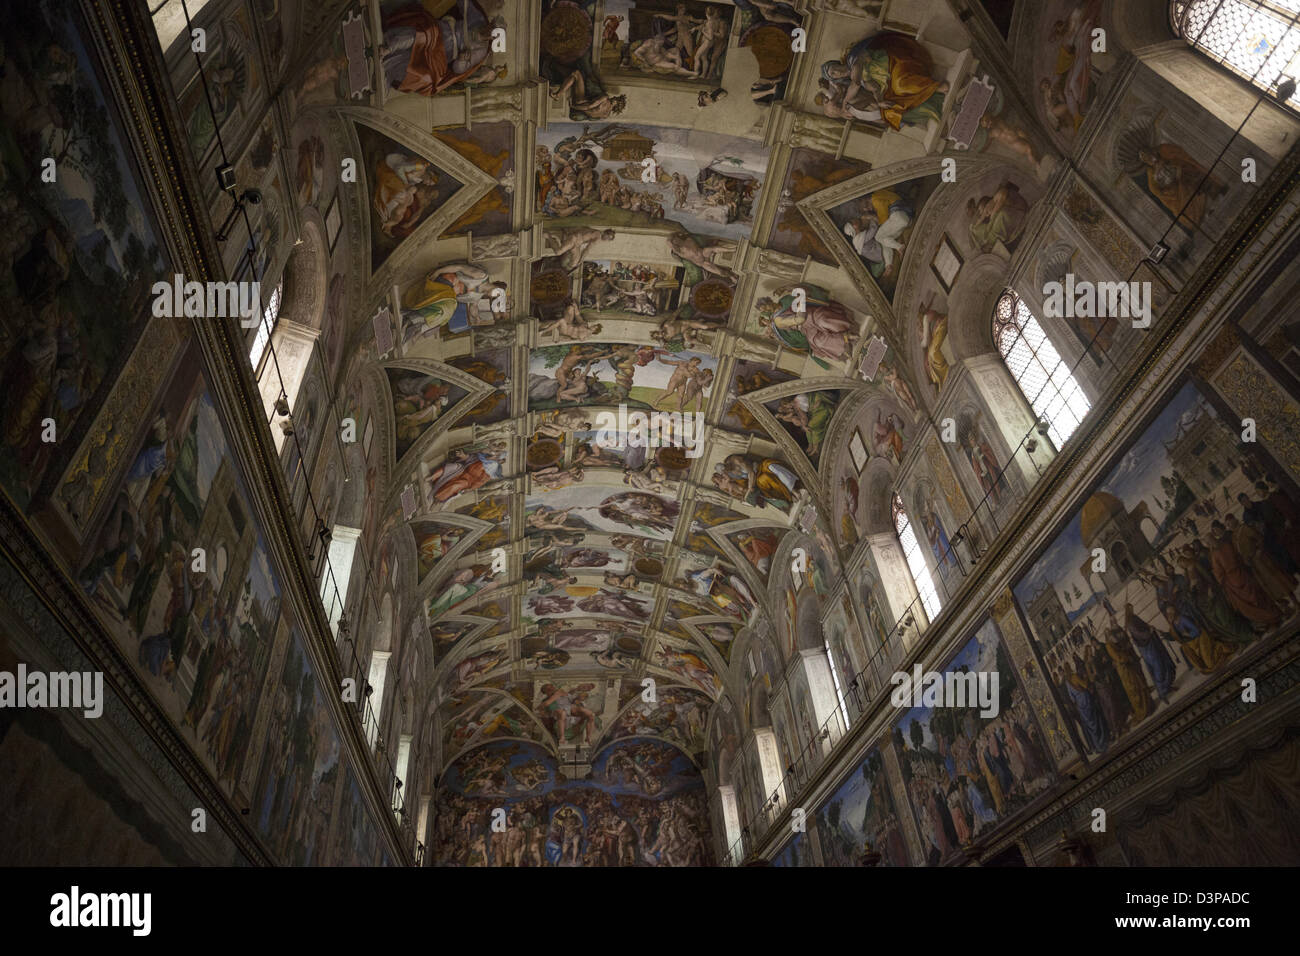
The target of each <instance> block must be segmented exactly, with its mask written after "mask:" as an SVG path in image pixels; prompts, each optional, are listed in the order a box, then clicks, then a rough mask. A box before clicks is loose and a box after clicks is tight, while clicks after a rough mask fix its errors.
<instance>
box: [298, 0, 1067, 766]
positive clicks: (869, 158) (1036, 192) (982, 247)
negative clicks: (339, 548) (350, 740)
mask: <svg viewBox="0 0 1300 956" xmlns="http://www.w3.org/2000/svg"><path fill="white" fill-rule="evenodd" d="M814 6H815V7H817V9H816V10H815V11H812V12H808V11H807V10H800V9H798V8H797V7H796V6H791V5H789V4H786V3H783V2H768V0H736V2H735V3H712V2H708V3H706V2H697V0H686V2H684V3H671V2H666V0H577V2H575V0H542V2H540V3H523V2H516V0H478V2H476V0H463V2H459V3H447V2H436V0H433V2H425V3H422V4H417V3H402V2H388V0H384V2H382V3H379V4H378V6H377V8H371V7H365V8H362V7H360V6H358V7H356V8H355V9H352V10H349V11H345V13H344V17H345V19H346V18H350V17H352V16H354V15H356V16H361V17H362V22H363V24H364V32H365V40H366V43H368V44H369V43H376V44H382V46H381V48H380V53H381V55H380V56H379V57H378V60H377V62H375V63H372V64H371V76H370V78H369V79H370V82H369V83H365V82H360V78H359V77H357V76H355V75H354V73H355V71H354V70H350V68H349V65H348V64H349V60H348V57H347V55H346V52H345V48H344V42H343V40H342V38H341V36H339V37H336V40H335V42H334V44H333V46H332V47H331V48H328V49H326V48H323V49H321V50H318V51H315V52H314V53H313V54H311V56H312V57H313V58H314V59H313V62H310V63H308V64H307V66H306V68H305V70H304V73H303V79H302V80H301V81H299V82H298V84H297V85H296V87H295V88H294V89H295V93H294V97H295V102H296V103H297V106H298V113H297V119H296V120H295V135H294V137H293V141H294V142H295V143H296V144H298V145H297V150H298V153H297V167H296V168H297V170H298V176H299V182H297V183H294V184H293V189H292V190H291V192H293V193H294V194H295V195H296V197H297V199H298V201H299V203H300V204H305V205H311V206H314V207H316V208H317V209H318V211H320V213H321V214H322V216H324V217H325V218H326V220H327V225H328V221H329V219H330V218H331V214H330V209H331V207H332V206H335V205H337V207H338V216H337V219H336V220H335V222H334V224H333V225H329V228H330V229H331V231H334V232H337V233H338V234H339V236H340V237H341V240H340V242H339V245H338V247H337V249H335V250H334V254H333V259H332V264H331V268H332V271H333V272H336V273H338V274H340V275H347V276H349V277H350V278H351V279H352V280H353V282H354V283H355V284H356V286H357V287H358V288H362V289H364V290H365V291H364V295H363V298H364V301H361V302H357V301H355V298H356V297H355V296H353V301H352V308H351V309H350V312H351V314H352V316H353V318H352V320H351V323H352V324H351V326H350V328H348V329H347V330H346V334H344V335H343V336H342V337H341V338H342V340H343V341H346V343H347V345H346V347H345V348H346V351H345V354H344V355H343V356H342V357H341V359H340V362H341V368H342V369H343V381H344V382H345V383H346V387H347V390H348V393H347V394H348V402H347V403H348V405H349V407H351V408H355V409H356V410H357V421H358V422H367V423H370V427H367V428H366V438H365V442H364V457H365V470H364V473H365V475H366V501H367V505H366V509H367V517H366V522H367V523H366V525H365V530H364V532H363V538H362V540H363V543H364V545H365V546H366V547H367V548H368V549H371V550H372V551H373V553H376V554H378V555H380V568H379V569H380V572H381V573H380V575H379V579H380V580H381V581H384V582H386V583H385V586H387V587H391V589H392V590H393V591H394V592H402V593H397V594H395V600H396V601H397V602H398V604H399V605H400V606H401V607H403V608H407V609H409V608H415V610H414V611H408V613H413V614H414V615H415V616H416V625H417V627H418V630H419V631H420V632H421V633H422V634H425V635H427V639H428V641H429V644H430V646H431V649H432V653H431V659H432V660H433V662H434V666H435V668H436V675H435V686H436V688H437V689H436V695H437V704H436V714H435V719H436V721H437V723H438V726H439V727H440V734H439V737H440V740H441V745H442V748H443V753H442V763H443V766H448V765H449V764H450V763H451V762H452V761H453V760H455V759H457V757H458V755H462V754H465V753H467V752H469V751H473V750H475V749H476V748H479V747H482V746H486V745H488V744H492V745H494V746H499V745H500V742H501V741H502V740H503V739H514V740H517V741H521V742H525V743H521V744H520V746H521V747H525V749H526V748H533V749H534V750H536V748H542V749H543V750H546V751H549V752H550V753H551V754H552V755H553V756H554V757H556V758H558V759H560V760H561V761H564V760H571V759H582V760H588V761H589V760H590V759H592V756H593V755H594V754H595V753H596V752H597V751H598V749H599V748H600V747H601V746H604V745H606V744H608V743H609V742H610V741H612V740H616V739H622V738H624V737H630V736H639V737H655V738H660V739H661V740H663V741H664V742H665V743H667V744H671V745H672V746H673V747H676V748H678V749H680V750H681V751H683V752H684V753H686V754H687V755H689V756H690V757H691V758H692V759H694V760H696V761H699V760H701V759H702V754H703V752H704V750H705V739H706V727H707V726H708V725H709V721H710V718H711V715H712V714H713V713H714V710H715V705H716V703H717V701H718V700H719V698H721V697H724V696H732V697H736V698H737V699H739V695H740V694H742V693H743V691H739V690H738V689H737V688H739V687H740V686H741V685H743V682H744V681H745V680H746V675H745V673H743V670H744V668H742V666H741V664H740V661H741V659H742V658H744V656H745V654H746V651H747V649H748V647H749V645H750V643H751V642H753V641H754V640H755V636H756V635H758V634H760V633H761V634H768V635H773V634H775V633H777V632H776V630H775V622H776V621H778V620H784V618H786V617H787V616H788V613H789V609H788V608H787V607H786V602H787V595H786V594H785V593H784V592H783V590H781V588H780V586H779V585H778V586H777V589H776V590H775V591H770V590H769V584H770V583H774V582H776V581H777V579H778V575H777V574H776V571H777V570H778V566H779V564H780V562H782V561H788V560H789V558H788V553H789V545H790V541H791V540H792V538H791V534H792V532H794V533H796V536H812V537H811V538H808V537H804V538H801V539H800V540H805V541H811V540H814V539H815V540H816V541H817V542H820V543H821V544H820V545H819V547H818V569H817V573H818V574H822V573H826V574H833V573H836V571H837V570H838V568H839V564H840V562H841V561H843V560H844V559H845V558H847V557H848V554H849V552H850V551H851V549H852V546H853V544H854V543H855V542H856V541H858V540H859V538H860V537H861V536H862V535H864V534H865V533H866V532H865V531H864V529H865V527H866V524H867V520H868V519H866V518H864V517H863V516H864V515H871V514H878V513H880V511H881V505H880V503H879V502H875V501H874V499H873V497H872V496H873V494H874V493H876V489H877V486H879V487H884V486H885V484H887V482H888V481H889V480H890V477H891V476H892V475H894V474H895V473H896V472H897V469H898V467H899V465H900V464H901V462H902V460H903V459H904V458H905V457H906V456H907V454H908V452H909V449H910V448H911V447H912V445H913V444H914V443H915V441H916V438H917V436H918V435H919V434H920V433H921V429H922V422H923V421H924V419H925V418H926V417H927V415H928V413H929V411H930V410H931V408H932V407H933V404H934V402H935V401H936V399H937V398H938V390H939V389H940V388H941V387H942V384H943V378H944V376H945V374H946V371H947V368H948V363H949V361H951V347H950V346H949V345H947V344H946V342H945V336H946V334H947V327H946V319H947V316H946V314H945V309H946V305H945V303H946V293H945V291H944V289H945V288H951V282H952V276H951V275H947V276H946V279H947V284H946V286H941V285H939V284H938V282H937V280H936V275H937V274H938V273H937V270H936V269H935V267H934V265H933V263H934V262H935V261H936V253H937V251H938V249H939V246H940V243H941V240H946V242H947V244H948V245H949V246H950V247H954V248H955V249H956V250H957V251H958V259H959V260H966V259H970V258H973V257H975V256H979V255H997V256H1001V257H1003V258H1004V259H1008V260H1009V259H1010V257H1011V256H1012V255H1013V254H1014V250H1015V248H1016V244H1017V242H1018V241H1019V239H1020V238H1021V236H1023V235H1024V234H1025V233H1026V230H1027V229H1029V228H1031V226H1032V224H1033V223H1034V222H1035V218H1034V217H1035V211H1036V208H1037V203H1038V201H1039V200H1040V199H1041V197H1042V195H1043V191H1044V187H1043V183H1044V181H1045V176H1046V170H1047V169H1048V168H1049V167H1050V165H1051V159H1050V156H1051V153H1052V150H1053V146H1052V141H1053V139H1054V138H1055V139H1060V138H1063V137H1068V136H1069V134H1070V132H1071V130H1070V125H1071V124H1066V123H1065V122H1064V121H1063V120H1062V121H1061V123H1060V124H1059V125H1058V126H1057V127H1054V128H1053V134H1052V136H1051V137H1049V136H1048V135H1047V133H1046V131H1045V130H1044V129H1043V128H1042V126H1041V123H1036V122H1034V121H1025V120H1024V119H1022V115H1027V113H1028V108H1027V106H1026V105H1025V104H1027V103H1028V102H1030V101H1031V100H1032V99H1033V92H1032V90H1030V89H1029V88H1028V85H1027V84H1026V85H1025V88H1019V87H1017V86H1015V84H1014V83H1013V82H1012V81H1010V80H1008V81H1007V82H1005V83H1004V82H1002V81H1001V80H999V79H998V77H999V76H1001V67H1000V66H999V65H998V64H995V63H993V62H990V60H989V58H988V57H987V56H985V57H981V56H980V55H979V54H977V52H976V51H975V50H974V49H973V48H972V44H971V40H970V38H969V36H968V34H967V33H966V31H965V29H964V28H963V27H962V26H961V24H960V23H959V22H958V20H957V19H956V18H955V16H954V15H953V13H952V11H951V9H950V8H949V6H948V5H947V4H946V3H943V2H938V0H930V2H911V3H905V4H904V3H896V2H888V3H848V2H843V3H837V4H815V5H814ZM353 29H355V27H354V28H353ZM977 77H980V78H982V80H981V82H985V81H987V82H988V83H991V84H992V85H993V87H994V93H993V95H992V96H991V97H989V98H988V103H987V105H983V100H980V101H979V102H976V100H977V99H979V98H977V97H970V96H969V91H970V89H971V83H972V81H973V79H975V78H977ZM358 83H360V88H358ZM354 94H355V95H354ZM968 101H969V102H968ZM981 105H983V108H982V109H981V110H979V111H976V109H975V107H976V106H981ZM967 106H969V107H970V108H969V109H967ZM1084 106H1086V104H1083V105H1081V106H1080V108H1084ZM347 159H354V160H355V167H356V172H357V174H356V175H355V176H354V177H352V180H353V181H351V182H350V181H349V177H347V176H346V175H345V176H342V177H340V176H339V175H338V174H337V173H336V170H337V169H339V168H340V164H341V163H342V162H343V161H344V160H347ZM344 165H345V166H346V164H344ZM945 170H948V173H945ZM952 170H955V171H956V172H955V174H953V173H952ZM330 241H331V243H333V242H335V239H334V238H332V237H331V240H330ZM335 337H336V338H338V336H337V335H336V336H335ZM868 353H870V354H868ZM882 355H883V359H882ZM864 359H867V361H865V362H864ZM855 436H856V437H857V438H858V439H860V440H857V441H854V442H852V444H853V446H854V452H853V455H854V456H859V458H860V456H865V459H866V460H870V461H871V462H872V464H870V465H865V466H864V464H863V462H862V460H856V461H855V460H854V459H853V458H851V456H850V452H849V446H850V444H851V442H850V438H851V437H855ZM886 510H887V508H886ZM783 548H784V550H783ZM407 592H409V593H407ZM773 639H774V638H773ZM781 640H785V638H782V639H781ZM780 643H781V641H780V640H778V641H777V644H780ZM787 643H788V642H787ZM737 652H739V654H738V653H737ZM462 766H464V764H463V763H462ZM462 783H465V781H462Z"/></svg>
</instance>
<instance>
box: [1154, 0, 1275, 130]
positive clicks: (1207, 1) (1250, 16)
mask: <svg viewBox="0 0 1300 956" xmlns="http://www.w3.org/2000/svg"><path fill="white" fill-rule="evenodd" d="M1169 21H1170V24H1171V25H1172V26H1173V28H1174V33H1176V34H1177V35H1178V36H1180V37H1182V38H1183V39H1184V40H1186V41H1187V42H1188V43H1189V44H1190V45H1191V46H1192V47H1193V48H1194V49H1196V50H1197V51H1198V52H1200V53H1203V54H1204V55H1205V56H1207V57H1209V58H1210V59H1211V60H1214V61H1215V62H1216V63H1219V64H1222V65H1223V66H1225V67H1227V68H1228V69H1230V70H1232V71H1233V72H1234V73H1236V74H1237V75H1238V76H1242V77H1245V78H1246V79H1248V80H1250V82H1252V83H1254V84H1255V85H1256V86H1258V87H1259V88H1260V89H1264V90H1269V91H1273V90H1276V89H1277V87H1278V85H1279V84H1280V83H1281V82H1282V81H1283V80H1285V79H1287V78H1288V77H1289V78H1291V79H1295V78H1296V75H1297V73H1300V0H1174V2H1173V3H1171V4H1170V5H1169ZM1287 105H1288V106H1290V107H1291V108H1292V109H1300V99H1297V97H1296V94H1295V93H1292V94H1291V97H1290V98H1289V99H1288V100H1287Z"/></svg>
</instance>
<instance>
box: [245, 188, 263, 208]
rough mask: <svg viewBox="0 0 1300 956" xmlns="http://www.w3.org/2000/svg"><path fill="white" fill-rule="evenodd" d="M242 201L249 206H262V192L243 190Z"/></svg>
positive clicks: (258, 190)
mask: <svg viewBox="0 0 1300 956" xmlns="http://www.w3.org/2000/svg"><path fill="white" fill-rule="evenodd" d="M244 200H245V201H246V202H247V203H248V204H249V205H250V206H260V205H261V204H262V190H260V189H245V190H244Z"/></svg>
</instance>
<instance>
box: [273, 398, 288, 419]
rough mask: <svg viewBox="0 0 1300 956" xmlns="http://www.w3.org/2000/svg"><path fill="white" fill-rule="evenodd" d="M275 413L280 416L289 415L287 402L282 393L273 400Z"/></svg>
mask: <svg viewBox="0 0 1300 956" xmlns="http://www.w3.org/2000/svg"><path fill="white" fill-rule="evenodd" d="M275 413H276V414H277V415H280V416H285V415H288V414H289V400H288V399H287V398H285V396H284V392H281V393H280V397H279V398H277V399H276V400H275Z"/></svg>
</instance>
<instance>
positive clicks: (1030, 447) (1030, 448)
mask: <svg viewBox="0 0 1300 956" xmlns="http://www.w3.org/2000/svg"><path fill="white" fill-rule="evenodd" d="M1025 451H1027V452H1029V454H1031V455H1032V454H1033V453H1034V452H1036V451H1038V439H1037V438H1028V439H1026V440H1025Z"/></svg>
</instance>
